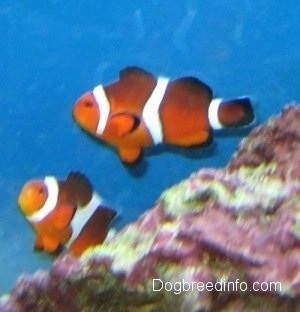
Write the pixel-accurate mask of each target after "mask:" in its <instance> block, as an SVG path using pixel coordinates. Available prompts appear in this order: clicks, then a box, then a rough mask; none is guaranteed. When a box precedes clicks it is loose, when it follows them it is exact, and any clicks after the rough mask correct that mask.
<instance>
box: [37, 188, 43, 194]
mask: <svg viewBox="0 0 300 312" xmlns="http://www.w3.org/2000/svg"><path fill="white" fill-rule="evenodd" d="M38 194H39V195H43V194H44V189H43V188H42V187H40V188H39V189H38Z"/></svg>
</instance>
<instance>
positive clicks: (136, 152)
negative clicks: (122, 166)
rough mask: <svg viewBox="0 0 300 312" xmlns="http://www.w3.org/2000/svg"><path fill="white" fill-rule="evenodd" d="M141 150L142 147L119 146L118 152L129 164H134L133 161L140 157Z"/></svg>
mask: <svg viewBox="0 0 300 312" xmlns="http://www.w3.org/2000/svg"><path fill="white" fill-rule="evenodd" d="M141 152H142V149H141V148H139V147H134V148H124V147H122V148H118V153H119V156H120V158H121V160H122V161H123V162H124V163H127V164H132V163H134V162H136V161H138V159H139V157H140V155H141Z"/></svg>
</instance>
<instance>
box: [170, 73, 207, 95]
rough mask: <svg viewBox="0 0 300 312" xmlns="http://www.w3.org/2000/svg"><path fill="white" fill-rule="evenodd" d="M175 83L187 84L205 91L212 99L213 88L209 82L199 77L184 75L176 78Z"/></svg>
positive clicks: (189, 86)
mask: <svg viewBox="0 0 300 312" xmlns="http://www.w3.org/2000/svg"><path fill="white" fill-rule="evenodd" d="M174 83H178V84H181V85H185V86H186V87H187V88H191V89H194V90H195V91H197V92H201V93H203V92H204V93H206V94H207V96H208V97H209V98H211V99H212V97H213V92H212V89H211V88H210V87H209V86H208V85H207V84H205V83H204V82H202V81H201V80H199V79H198V78H195V77H183V78H179V79H176V80H175V81H174Z"/></svg>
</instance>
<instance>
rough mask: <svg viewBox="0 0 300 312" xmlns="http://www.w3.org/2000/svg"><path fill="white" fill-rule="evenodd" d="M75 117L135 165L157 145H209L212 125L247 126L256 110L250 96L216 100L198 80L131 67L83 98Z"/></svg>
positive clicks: (222, 126)
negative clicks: (160, 74)
mask: <svg viewBox="0 0 300 312" xmlns="http://www.w3.org/2000/svg"><path fill="white" fill-rule="evenodd" d="M73 118H74V119H75V122H76V123H77V124H78V125H79V126H80V127H81V128H82V129H83V130H85V131H86V132H88V133H89V134H92V135H93V136H95V137H96V138H98V139H100V140H103V141H105V142H107V143H109V144H111V145H113V146H114V147H116V148H117V150H118V153H119V156H120V158H121V160H122V161H123V162H125V163H133V162H135V161H137V160H138V159H139V158H140V155H141V152H142V149H143V148H144V147H149V146H152V145H156V144H159V143H167V144H171V145H177V146H181V147H189V146H196V145H202V144H207V143H209V142H210V141H211V140H212V129H221V128H226V127H239V126H245V125H248V124H250V123H252V121H253V120H254V113H253V109H252V105H251V100H250V98H249V97H240V98H236V99H233V100H229V101H225V100H222V99H220V98H213V93H212V90H211V88H210V87H209V86H208V85H206V84H205V83H203V82H201V81H200V80H198V79H197V78H194V77H184V78H179V79H177V80H174V81H170V80H169V79H168V78H165V77H158V78H156V77H154V76H153V75H152V74H151V73H148V72H147V71H145V70H143V69H141V68H138V67H127V68H125V69H123V70H121V71H120V74H119V80H118V81H116V82H113V83H112V84H109V85H106V86H103V85H101V84H100V85H98V86H96V87H95V88H94V89H93V90H92V91H90V92H87V93H85V94H84V95H83V96H81V97H80V98H79V99H78V100H77V102H76V103H75V106H74V108H73Z"/></svg>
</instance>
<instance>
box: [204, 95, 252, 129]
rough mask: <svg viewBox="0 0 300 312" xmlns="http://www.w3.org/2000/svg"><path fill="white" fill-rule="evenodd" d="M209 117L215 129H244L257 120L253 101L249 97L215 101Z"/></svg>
mask: <svg viewBox="0 0 300 312" xmlns="http://www.w3.org/2000/svg"><path fill="white" fill-rule="evenodd" d="M208 116H209V122H210V125H211V127H212V128H213V129H221V128H228V127H243V126H247V125H249V124H251V123H252V122H253V121H254V119H255V116H254V111H253V107H252V101H251V99H250V97H247V96H244V97H239V98H235V99H231V100H223V99H220V98H215V99H213V100H212V101H211V103H210V106H209V111H208Z"/></svg>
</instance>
